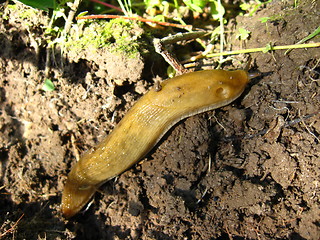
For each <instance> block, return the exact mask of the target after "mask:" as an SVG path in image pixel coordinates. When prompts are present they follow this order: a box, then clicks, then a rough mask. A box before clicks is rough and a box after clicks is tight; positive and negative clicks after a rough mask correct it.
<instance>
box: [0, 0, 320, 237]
mask: <svg viewBox="0 0 320 240" xmlns="http://www.w3.org/2000/svg"><path fill="white" fill-rule="evenodd" d="M284 2H285V1H281V2H280V1H274V3H272V4H269V5H268V7H267V8H266V9H264V10H261V11H259V12H258V13H257V15H256V16H254V17H251V18H248V17H238V18H236V19H235V21H232V24H230V27H236V28H238V27H244V28H246V29H247V30H250V31H251V37H250V39H249V40H247V41H246V42H245V43H244V42H240V41H239V40H234V36H230V37H229V38H230V39H229V42H230V41H231V42H232V43H233V45H232V49H233V50H235V49H239V48H244V47H246V48H253V47H262V46H265V45H266V44H268V43H273V44H275V45H288V44H294V43H296V42H298V41H299V40H301V39H302V38H304V37H306V36H307V35H308V34H310V33H311V32H313V31H314V30H315V29H316V28H317V27H318V24H319V22H320V15H319V12H320V4H319V2H318V1H312V0H309V1H301V2H305V3H301V4H300V5H299V7H297V8H293V7H292V2H293V1H287V2H285V3H284ZM6 11H7V10H6ZM8 11H9V10H8ZM268 16H269V17H270V16H277V18H275V19H273V20H272V21H269V22H268V23H261V22H260V21H259V18H261V17H268ZM41 24H46V20H45V16H39V17H38V18H36V19H34V22H30V23H28V24H27V23H26V21H25V20H22V19H20V18H19V16H18V14H16V15H15V14H14V12H10V17H9V19H8V20H5V19H1V20H0V28H1V31H0V32H1V33H0V46H1V48H0V56H1V59H0V71H1V74H0V94H1V98H0V129H1V132H0V139H1V141H0V156H1V165H0V170H1V171H0V173H1V179H0V181H1V182H0V183H1V187H0V204H1V208H0V236H1V237H3V238H4V239H315V240H317V239H319V236H320V207H319V205H320V198H319V196H320V191H319V186H320V163H319V159H320V147H319V146H320V143H319V138H320V118H319V116H320V115H319V111H320V107H319V106H320V94H319V93H320V80H319V79H320V74H319V72H320V63H319V60H320V51H319V48H315V49H298V50H292V51H291V52H290V53H289V54H287V55H284V51H275V52H272V53H257V54H252V57H253V62H254V64H253V69H254V70H257V71H260V72H262V73H263V75H262V76H261V77H260V78H258V79H257V80H254V81H252V82H251V84H250V86H248V88H247V90H246V92H245V93H244V94H243V95H242V96H241V97H240V98H239V99H238V100H237V101H235V102H234V103H233V104H231V105H229V106H226V107H223V108H221V109H218V110H216V111H214V112H208V113H204V114H200V115H197V116H194V117H190V118H188V119H186V120H185V121H182V122H180V123H179V124H177V125H176V126H175V127H173V129H172V130H170V131H169V132H168V134H166V136H165V137H164V138H163V140H162V141H161V142H160V143H159V144H158V145H157V147H156V148H155V149H154V150H153V151H152V152H151V153H149V154H148V156H147V157H146V158H145V159H144V160H143V161H141V162H140V163H139V164H136V165H135V166H134V167H132V168H131V169H130V170H128V171H126V172H124V173H123V174H121V175H120V176H119V177H118V178H117V179H115V180H111V181H109V182H107V183H106V184H105V185H103V187H101V189H100V190H101V191H100V192H99V193H97V194H96V195H95V198H94V202H93V204H92V205H91V206H90V208H89V209H88V210H87V211H86V212H84V213H80V214H78V215H77V216H76V217H75V218H73V219H71V220H70V221H67V220H65V219H64V218H63V217H62V216H61V212H60V200H61V192H62V190H63V185H64V182H65V180H66V176H67V173H68V171H69V169H70V166H71V165H72V164H73V163H74V162H75V161H76V158H77V157H78V155H79V153H80V154H81V153H82V152H84V151H85V150H87V149H89V148H90V146H94V144H96V143H97V142H98V141H99V140H101V139H102V137H103V136H105V135H106V134H107V133H108V132H109V131H111V129H112V128H113V127H114V126H115V125H116V123H117V122H118V121H119V120H120V119H121V117H122V116H123V115H124V114H125V112H126V110H127V109H128V108H130V106H132V104H133V103H134V102H135V101H136V99H138V97H139V96H140V95H141V94H143V93H145V92H146V90H147V89H148V88H149V87H150V86H152V84H153V80H152V77H150V76H152V74H146V73H148V72H149V73H150V72H152V73H153V74H154V75H157V74H160V73H159V72H158V70H157V69H159V67H157V66H155V65H154V64H150V62H149V63H148V64H146V65H145V66H144V65H143V64H144V61H145V62H146V60H143V58H142V57H138V58H137V59H136V60H134V61H131V60H130V61H131V62H130V63H129V62H128V61H129V60H128V59H127V58H125V57H123V56H119V54H118V55H117V54H110V53H105V51H104V50H101V51H102V52H97V53H96V54H97V55H91V56H90V57H89V56H87V57H86V55H83V56H82V59H71V57H70V59H64V61H65V65H64V68H63V70H62V69H61V68H59V67H58V66H60V65H57V66H54V67H53V68H52V73H53V74H52V79H55V81H54V83H55V85H56V90H55V91H53V92H44V91H42V90H41V86H42V82H43V80H44V71H43V69H44V62H45V57H44V56H45V51H44V50H43V44H42V43H41V42H38V43H37V44H35V41H37V38H34V36H37V35H39V34H42V32H41V31H42V30H41V28H40V27H39V26H41ZM313 41H317V42H319V41H320V38H319V36H317V37H316V38H314V39H313ZM36 46H38V47H36ZM91 54H95V53H91ZM102 54H104V55H103V56H106V58H105V59H104V58H101V55H102ZM37 56H40V57H37ZM236 58H237V57H235V59H236ZM149 61H150V59H149ZM109 62H110V63H115V64H114V65H113V66H112V67H110V64H108V63H109ZM234 62H236V61H234ZM106 63H107V64H106ZM238 67H239V64H238V65H236V64H234V65H233V67H228V68H238ZM240 67H241V66H240ZM161 74H162V73H161ZM124 80H125V81H124ZM21 216H22V218H21V219H20V220H19V221H18V219H19V218H20V217H21Z"/></svg>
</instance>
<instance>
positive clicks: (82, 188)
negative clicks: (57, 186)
mask: <svg viewBox="0 0 320 240" xmlns="http://www.w3.org/2000/svg"><path fill="white" fill-rule="evenodd" d="M73 175H74V174H73V171H71V172H70V174H69V176H68V179H67V182H66V185H65V187H64V190H63V194H62V204H61V210H62V214H63V216H65V217H66V218H71V217H72V216H74V215H75V214H76V213H78V212H79V211H80V210H81V209H82V208H83V207H84V206H85V205H86V204H87V203H88V201H89V200H90V199H91V197H92V196H93V194H94V193H95V192H96V189H97V188H96V186H95V185H90V184H85V183H82V181H81V180H80V179H79V178H78V177H74V176H73ZM79 180H80V181H79Z"/></svg>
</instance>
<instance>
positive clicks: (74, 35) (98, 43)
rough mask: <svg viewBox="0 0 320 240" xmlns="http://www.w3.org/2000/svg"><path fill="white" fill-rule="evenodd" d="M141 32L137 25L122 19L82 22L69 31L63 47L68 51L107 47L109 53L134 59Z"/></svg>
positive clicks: (137, 50)
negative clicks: (119, 53)
mask: <svg viewBox="0 0 320 240" xmlns="http://www.w3.org/2000/svg"><path fill="white" fill-rule="evenodd" d="M142 34H143V31H142V30H141V28H139V26H138V24H137V23H134V22H129V21H127V20H123V19H113V20H110V21H109V22H107V21H104V20H94V21H91V20H86V21H82V23H80V25H79V26H78V29H77V30H76V31H75V29H73V31H71V34H70V36H69V37H68V38H67V40H66V43H65V47H66V48H67V49H68V51H81V50H84V49H88V48H89V49H98V48H103V47H107V48H108V50H110V51H111V52H121V53H123V54H125V55H126V56H128V57H132V58H134V57H136V55H137V53H138V52H139V48H140V47H139V46H140V44H139V42H138V40H139V39H140V38H141V36H142Z"/></svg>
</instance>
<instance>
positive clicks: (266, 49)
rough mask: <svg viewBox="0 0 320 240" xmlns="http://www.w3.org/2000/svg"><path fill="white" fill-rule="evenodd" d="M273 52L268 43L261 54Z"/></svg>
mask: <svg viewBox="0 0 320 240" xmlns="http://www.w3.org/2000/svg"><path fill="white" fill-rule="evenodd" d="M272 50H273V46H272V45H271V43H268V44H267V45H266V47H265V49H264V50H262V52H263V53H267V52H269V51H272Z"/></svg>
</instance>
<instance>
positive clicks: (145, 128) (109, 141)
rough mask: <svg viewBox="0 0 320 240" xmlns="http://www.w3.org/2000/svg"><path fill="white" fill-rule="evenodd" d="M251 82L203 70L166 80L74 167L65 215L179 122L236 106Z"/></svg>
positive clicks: (239, 75)
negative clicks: (232, 104)
mask: <svg viewBox="0 0 320 240" xmlns="http://www.w3.org/2000/svg"><path fill="white" fill-rule="evenodd" d="M248 82H249V76H248V73H247V72H246V71H244V70H237V71H224V70H204V71H199V72H192V73H187V74H184V75H181V76H178V77H175V78H172V79H169V80H166V81H164V82H163V83H161V88H160V90H159V91H156V90H151V91H149V92H148V93H147V94H145V95H144V96H143V97H141V99H140V100H139V101H138V102H137V103H136V104H135V105H134V106H133V107H132V108H131V109H130V111H129V112H128V113H127V114H126V115H125V117H124V118H123V119H122V120H121V121H120V123H119V124H118V126H117V127H116V128H115V129H114V130H113V132H112V133H111V134H110V135H108V136H107V137H106V138H105V139H104V140H103V141H102V142H101V143H100V144H99V145H97V146H96V147H94V148H93V149H92V150H90V151H88V152H87V153H85V154H84V155H83V157H82V158H81V159H80V161H79V162H77V163H76V164H75V165H74V166H73V168H72V169H71V172H70V173H69V176H68V179H67V182H66V185H65V188H64V192H63V195H62V212H63V214H64V216H66V217H67V218H69V217H72V216H73V215H75V214H76V213H77V212H78V211H80V210H81V208H82V207H83V206H84V205H85V204H86V203H87V202H88V201H89V200H90V198H91V197H92V195H93V194H94V193H95V191H96V190H97V188H98V187H99V186H100V185H101V184H103V183H104V182H106V181H107V180H109V179H111V178H113V177H115V176H117V175H118V174H120V173H121V172H123V171H125V170H126V169H128V168H129V167H130V166H132V165H133V164H134V163H136V162H137V161H138V160H140V159H141V158H142V157H143V156H145V155H146V154H147V153H148V152H149V151H150V150H151V148H152V147H153V146H154V145H155V144H156V143H157V142H158V141H159V140H160V138H161V137H162V136H163V135H164V134H165V133H166V131H167V130H169V128H171V127H172V126H173V125H174V124H175V123H177V122H178V121H180V120H181V119H183V118H186V117H188V116H191V115H195V114H198V113H201V112H205V111H208V110H212V109H216V108H219V107H222V106H225V105H227V104H229V103H231V102H232V101H233V100H235V99H236V98H238V97H239V96H240V95H241V93H242V92H243V91H244V89H245V86H246V85H247V83H248Z"/></svg>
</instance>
